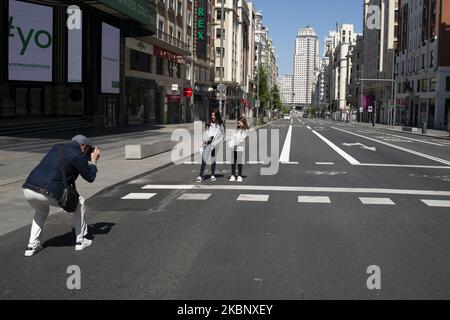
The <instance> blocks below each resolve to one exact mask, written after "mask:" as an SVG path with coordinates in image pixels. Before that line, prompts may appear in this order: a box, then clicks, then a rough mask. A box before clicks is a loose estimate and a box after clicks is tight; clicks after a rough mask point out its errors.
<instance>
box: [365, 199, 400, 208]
mask: <svg viewBox="0 0 450 320" xmlns="http://www.w3.org/2000/svg"><path fill="white" fill-rule="evenodd" d="M359 200H360V201H361V203H362V204H366V205H383V206H395V202H394V201H392V200H391V199H389V198H359Z"/></svg>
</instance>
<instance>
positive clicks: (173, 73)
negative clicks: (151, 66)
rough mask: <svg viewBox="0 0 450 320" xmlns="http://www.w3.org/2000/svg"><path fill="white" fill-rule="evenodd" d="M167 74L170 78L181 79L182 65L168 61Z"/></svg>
mask: <svg viewBox="0 0 450 320" xmlns="http://www.w3.org/2000/svg"><path fill="white" fill-rule="evenodd" d="M167 74H168V75H169V77H173V78H176V77H178V78H181V77H180V65H179V64H178V63H176V62H172V61H167Z"/></svg>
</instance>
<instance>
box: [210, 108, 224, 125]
mask: <svg viewBox="0 0 450 320" xmlns="http://www.w3.org/2000/svg"><path fill="white" fill-rule="evenodd" d="M213 113H214V115H215V116H216V123H218V124H219V126H223V125H224V124H223V119H222V115H221V114H220V111H216V112H212V113H211V114H213ZM211 125H212V117H211V116H210V117H209V121H208V123H207V124H206V128H207V129H209V128H210V127H211Z"/></svg>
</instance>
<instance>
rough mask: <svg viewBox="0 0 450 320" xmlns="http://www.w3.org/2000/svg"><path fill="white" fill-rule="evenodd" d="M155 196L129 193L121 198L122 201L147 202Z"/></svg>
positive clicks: (152, 194)
mask: <svg viewBox="0 0 450 320" xmlns="http://www.w3.org/2000/svg"><path fill="white" fill-rule="evenodd" d="M154 196H156V193H130V194H128V195H126V196H125V197H123V198H122V200H149V199H151V198H153V197H154Z"/></svg>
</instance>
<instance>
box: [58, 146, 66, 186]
mask: <svg viewBox="0 0 450 320" xmlns="http://www.w3.org/2000/svg"><path fill="white" fill-rule="evenodd" d="M59 172H60V173H61V178H62V182H63V186H64V188H67V178H66V171H65V170H64V145H63V144H62V145H61V148H60V149H59Z"/></svg>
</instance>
